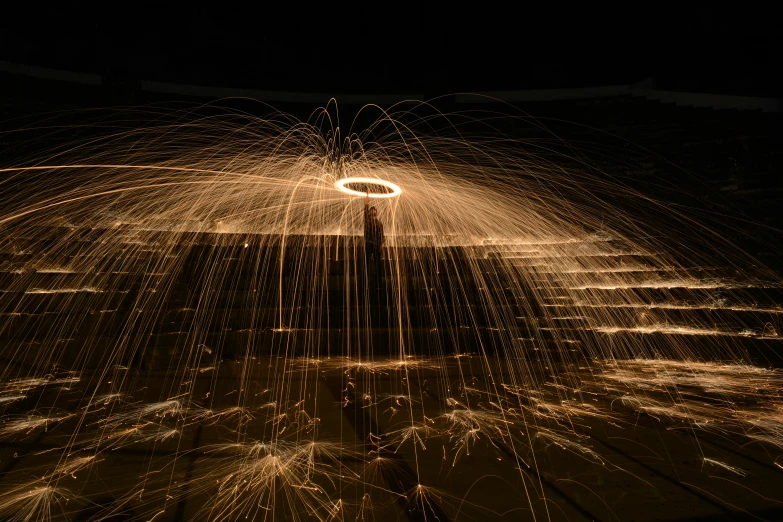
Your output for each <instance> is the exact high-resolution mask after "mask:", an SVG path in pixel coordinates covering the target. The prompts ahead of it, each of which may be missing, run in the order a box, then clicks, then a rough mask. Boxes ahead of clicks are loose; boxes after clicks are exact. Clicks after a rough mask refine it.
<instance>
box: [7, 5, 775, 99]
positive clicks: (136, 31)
mask: <svg viewBox="0 0 783 522" xmlns="http://www.w3.org/2000/svg"><path fill="white" fill-rule="evenodd" d="M30 4H31V5H30V6H29V7H17V8H14V9H12V10H11V11H6V12H5V15H6V16H2V17H0V60H7V61H12V62H18V63H25V64H32V65H42V66H49V67H56V68H62V69H70V70H77V71H85V72H96V73H100V74H103V75H105V76H107V77H109V78H111V79H113V80H115V81H128V80H129V81H133V80H139V79H152V80H162V81H172V82H180V83H193V84H203V85H217V86H227V87H245V88H256V89H273V90H291V91H303V92H343V93H352V92H355V93H376V92H377V93H380V92H399V93H424V94H427V95H435V94H442V93H452V92H458V91H480V90H493V89H526V88H554V87H583V86H591V85H606V84H615V83H624V84H628V83H634V82H638V81H640V80H643V79H645V78H647V77H650V76H654V77H655V78H656V84H657V87H658V88H661V89H671V90H684V91H702V92H714V93H721V94H740V95H751V96H752V95H755V96H773V97H774V96H781V92H782V91H783V88H782V87H783V84H782V83H781V82H780V80H778V79H777V78H776V76H777V74H776V69H777V67H776V66H775V65H774V64H776V63H778V62H779V61H780V60H781V36H780V31H777V30H776V26H777V18H776V17H775V16H773V15H772V13H764V12H742V11H740V10H737V9H735V11H728V10H726V11H716V10H713V9H709V8H707V9H696V8H678V9H671V10H669V9H667V6H661V7H655V6H654V5H653V4H649V5H648V4H634V5H636V6H638V7H634V8H633V9H631V8H629V7H627V6H624V7H621V8H617V9H609V8H603V7H595V6H593V5H590V6H589V7H582V8H579V9H576V10H574V9H573V8H571V7H565V5H558V6H557V7H556V8H535V9H529V8H524V9H516V10H506V9H505V8H499V7H498V8H492V7H491V5H490V4H489V3H482V2H477V3H474V4H473V5H471V6H470V7H468V8H462V9H458V8H457V7H451V8H448V9H430V8H423V7H421V6H420V5H419V4H407V5H405V4H403V3H398V2H394V3H384V4H379V3H367V4H366V5H365V6H363V7H361V8H348V7H339V6H335V5H334V4H333V3H323V4H321V5H320V6H319V7H315V8H313V7H310V6H306V5H305V4H302V3H298V2H288V3H282V5H281V6H279V7H276V8H274V9H269V8H268V7H267V6H265V5H264V4H266V3H265V2H258V3H257V4H258V7H254V8H251V7H241V8H239V7H228V6H224V4H225V3H221V2H214V3H210V4H205V5H206V6H208V7H204V6H201V7H194V4H185V5H183V6H179V7H177V6H176V5H173V4H171V3H166V6H165V7H151V8H149V9H142V8H140V7H138V5H137V4H126V3H113V2H112V3H109V4H104V5H112V6H114V7H111V8H107V7H103V8H100V9H95V8H94V6H95V5H96V4H94V3H89V4H88V3H86V2H72V3H71V5H69V6H66V5H64V4H65V3H61V4H58V5H57V6H54V7H42V6H40V5H38V4H34V3H32V2H30ZM454 5H456V4H454ZM117 6H122V7H119V8H118V7H117ZM287 6H289V7H287ZM642 6H643V7H642Z"/></svg>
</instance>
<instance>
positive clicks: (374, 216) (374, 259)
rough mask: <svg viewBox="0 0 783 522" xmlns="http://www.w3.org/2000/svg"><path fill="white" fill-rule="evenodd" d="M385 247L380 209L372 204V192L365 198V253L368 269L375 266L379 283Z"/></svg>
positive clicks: (375, 276)
mask: <svg viewBox="0 0 783 522" xmlns="http://www.w3.org/2000/svg"><path fill="white" fill-rule="evenodd" d="M382 248H383V224H382V223H381V221H380V220H379V219H378V209H377V208H375V207H371V206H370V193H369V192H368V193H367V197H366V198H365V200H364V255H365V259H366V261H367V265H366V266H367V271H368V272H369V271H370V267H373V271H374V276H373V277H374V279H375V282H376V286H377V283H378V282H379V281H380V278H381V275H382V273H381V270H382V266H383V265H382V264H381V251H382Z"/></svg>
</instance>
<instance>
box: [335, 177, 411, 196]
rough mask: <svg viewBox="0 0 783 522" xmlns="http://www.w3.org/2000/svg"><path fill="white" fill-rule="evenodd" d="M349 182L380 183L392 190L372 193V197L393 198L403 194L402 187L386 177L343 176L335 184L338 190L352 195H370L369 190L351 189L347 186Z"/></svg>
mask: <svg viewBox="0 0 783 522" xmlns="http://www.w3.org/2000/svg"><path fill="white" fill-rule="evenodd" d="M349 183H364V184H366V185H379V186H381V187H385V188H387V189H389V190H391V192H384V193H370V194H369V196H370V197H371V198H376V199H381V198H393V197H396V196H399V195H400V194H402V189H401V188H400V187H399V186H397V185H395V184H394V183H392V182H391V181H386V180H385V179H378V178H343V179H341V180H339V181H338V182H337V183H335V184H334V186H335V187H336V188H337V190H341V191H343V192H345V193H346V194H351V195H352V196H362V197H364V196H366V195H368V194H367V192H361V191H358V190H353V189H349V188H348V187H346V185H348V184H349Z"/></svg>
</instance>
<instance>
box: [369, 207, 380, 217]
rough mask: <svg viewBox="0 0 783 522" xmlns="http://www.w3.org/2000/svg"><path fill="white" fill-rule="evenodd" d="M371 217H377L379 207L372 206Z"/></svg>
mask: <svg viewBox="0 0 783 522" xmlns="http://www.w3.org/2000/svg"><path fill="white" fill-rule="evenodd" d="M369 212H370V217H376V216H377V215H378V209H377V208H375V207H370V210H369Z"/></svg>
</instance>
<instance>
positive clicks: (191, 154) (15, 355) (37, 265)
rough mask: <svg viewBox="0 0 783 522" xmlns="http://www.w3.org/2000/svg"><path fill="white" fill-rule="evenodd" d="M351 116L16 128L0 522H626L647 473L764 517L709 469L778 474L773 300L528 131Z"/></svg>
mask: <svg viewBox="0 0 783 522" xmlns="http://www.w3.org/2000/svg"><path fill="white" fill-rule="evenodd" d="M363 112H364V113H372V114H375V115H377V118H376V119H375V120H374V122H373V123H372V124H371V125H369V126H367V127H366V128H364V129H360V130H358V131H357V129H355V128H351V129H350V131H349V132H344V131H342V129H341V128H339V125H338V123H337V119H336V108H335V107H334V106H331V105H330V106H329V107H327V108H326V109H322V110H319V111H317V112H315V113H314V114H313V115H312V116H311V118H310V119H309V120H307V121H299V120H296V119H295V118H293V117H290V116H287V115H285V114H281V113H274V114H272V115H270V116H267V117H264V118H260V117H256V116H252V115H249V114H247V113H244V112H240V111H238V110H232V109H228V108H221V107H218V106H210V107H196V108H188V109H186V110H172V109H165V110H164V109H156V108H150V107H147V108H141V109H140V108H135V109H128V110H117V111H114V112H112V113H111V115H109V116H106V115H105V114H104V113H100V114H98V115H93V114H91V113H86V114H84V115H82V116H83V121H82V123H80V124H78V125H74V124H68V125H64V124H62V123H61V118H62V115H56V116H53V117H51V118H48V119H46V120H41V121H39V122H37V125H36V126H37V128H38V129H39V130H40V129H42V128H43V129H46V130H47V133H48V134H47V136H48V137H47V140H48V141H46V147H45V148H39V149H36V151H35V153H34V154H32V155H30V156H29V157H25V158H21V159H17V160H15V162H14V163H12V164H5V165H1V166H0V167H2V168H0V175H1V176H2V178H0V198H2V202H3V204H2V207H0V208H2V210H1V211H0V225H1V226H2V228H1V229H0V230H2V266H1V267H0V270H2V272H1V273H0V281H1V282H0V355H1V356H2V362H3V366H2V370H0V408H2V424H0V442H2V444H3V450H2V452H3V453H2V455H0V471H1V472H2V475H0V516H1V517H2V518H3V519H9V520H49V519H52V520H60V519H78V520H109V519H112V520H113V519H115V518H113V517H125V518H127V519H132V520H153V519H154V520H192V519H203V520H238V519H247V520H320V521H328V520H379V521H380V520H406V519H411V520H440V521H443V520H490V519H498V520H520V519H530V520H564V519H574V518H579V517H582V518H590V517H593V518H601V519H619V520H622V519H624V515H623V514H622V511H621V510H622V509H623V506H626V507H627V506H631V505H632V504H633V503H634V502H636V500H634V497H633V493H632V492H631V493H629V494H628V495H627V494H626V492H623V494H622V496H621V495H620V494H619V493H618V492H617V491H616V486H611V484H618V483H627V484H632V485H633V486H632V489H633V488H635V489H636V490H637V491H639V490H647V489H653V490H656V489H657V488H658V487H659V486H658V483H657V482H655V480H654V478H655V477H653V478H649V477H647V476H646V475H642V474H641V472H639V471H638V470H639V469H641V470H642V471H644V470H645V469H647V470H648V471H649V468H650V466H654V464H653V465H650V464H647V463H646V462H644V459H640V458H638V457H635V456H634V455H638V452H639V451H642V450H641V449H640V448H641V447H644V448H646V449H645V450H644V451H647V450H649V451H650V452H652V453H655V454H656V455H657V456H658V458H659V460H661V461H663V462H673V461H674V459H676V457H673V456H672V455H674V454H677V453H679V454H686V455H689V459H690V463H691V465H690V467H688V466H685V467H683V468H682V469H680V470H679V473H680V474H681V476H683V477H687V480H688V484H691V486H688V487H690V488H691V489H690V490H688V491H691V492H693V491H696V492H697V493H698V492H701V491H706V493H703V494H702V493H698V494H702V495H707V498H710V499H711V498H713V497H712V496H717V495H719V494H721V495H722V493H720V492H721V490H720V487H721V486H715V485H714V483H713V482H710V480H709V479H712V478H714V477H719V478H721V480H722V481H723V483H725V482H728V483H729V484H732V485H736V484H739V485H740V486H742V487H745V488H746V489H751V488H752V489H753V490H754V493H753V494H754V495H756V496H757V497H759V498H764V499H766V500H767V501H770V502H772V503H773V504H774V503H780V502H783V497H781V496H780V494H779V492H778V493H775V492H774V487H773V489H772V493H767V492H765V490H763V487H764V485H763V484H762V485H758V484H756V483H754V484H753V485H752V486H745V485H744V484H745V483H744V482H742V481H744V480H750V478H751V475H752V473H751V472H749V471H748V470H747V469H745V467H743V466H742V465H739V464H737V463H735V462H733V461H731V462H730V458H729V457H730V456H731V455H732V452H733V451H734V449H736V448H738V447H740V446H742V447H746V446H752V447H755V448H762V450H763V452H764V454H765V455H766V456H765V457H764V458H763V459H762V460H763V462H760V464H759V465H761V466H766V467H767V468H770V469H772V470H773V471H772V472H774V470H775V469H783V459H782V458H781V457H779V455H780V454H781V449H783V398H782V397H781V390H782V389H783V374H781V372H780V371H779V370H776V369H774V368H770V367H769V366H768V365H766V364H763V363H761V362H759V361H761V360H762V358H763V357H769V358H770V360H772V359H773V354H774V352H775V351H776V350H779V347H778V346H779V342H780V341H779V337H778V329H779V323H780V318H781V314H783V306H781V303H782V301H783V296H781V294H780V292H779V288H780V285H779V282H780V281H779V278H778V277H777V275H776V274H775V273H773V272H772V271H770V270H767V269H765V268H763V267H761V266H760V264H759V263H758V262H756V261H755V260H754V259H753V258H752V257H751V256H749V255H746V254H744V253H742V252H741V251H740V250H738V249H737V248H736V247H735V246H734V245H732V244H730V242H729V241H727V240H725V239H723V238H722V237H721V234H720V233H719V232H718V231H717V230H715V229H714V228H712V226H711V225H710V224H708V223H705V222H704V221H702V220H700V219H699V218H698V217H697V216H695V215H691V214H688V213H687V212H684V211H682V210H675V209H674V207H670V206H667V204H666V202H665V201H657V200H655V199H653V198H652V197H650V196H649V195H646V194H643V193H640V192H639V191H637V190H634V189H632V188H630V187H629V186H627V185H625V184H624V183H622V182H621V181H619V180H617V179H614V178H612V177H611V176H609V175H607V174H606V173H605V172H603V171H602V170H601V169H599V168H597V167H596V166H595V165H594V164H593V163H592V162H591V161H590V159H589V154H588V153H587V152H586V150H587V148H588V147H587V145H584V146H578V145H577V144H573V143H568V142H566V141H564V140H562V139H560V138H558V137H557V136H556V135H554V134H553V133H550V134H546V133H545V136H546V137H545V138H536V139H519V138H513V137H510V136H507V135H505V134H503V133H502V132H501V131H500V130H498V128H499V126H500V123H499V122H501V121H513V122H515V124H516V125H526V126H529V127H531V128H536V129H538V130H539V131H540V130H542V129H543V130H544V131H546V127H545V126H544V125H543V124H542V122H541V121H540V120H536V119H533V118H530V117H528V116H526V115H508V114H500V115H499V114H488V113H485V114H478V113H475V114H471V113H465V114H448V115H443V114H437V113H433V112H432V111H430V110H428V108H427V107H426V105H419V106H417V107H414V108H411V106H409V105H400V106H397V107H394V108H392V109H389V110H387V111H382V110H380V109H378V108H376V107H366V108H365V109H363ZM96 114H97V113H96ZM349 127H350V125H349ZM29 131H30V129H29V128H24V129H18V130H17V131H16V132H18V133H22V134H23V133H24V132H29ZM52 135H54V137H55V139H51V136H52ZM74 136H78V138H77V137H74ZM53 143H54V144H53ZM34 145H35V144H33V146H34ZM601 152H602V153H603V154H604V155H606V154H616V155H615V156H614V159H615V160H617V161H620V160H622V157H621V154H622V153H617V152H616V150H614V149H611V148H603V149H601ZM367 187H371V188H372V190H371V192H372V194H371V197H373V205H375V206H376V208H377V209H378V214H379V218H380V220H381V221H382V222H383V224H384V227H385V230H386V238H387V240H386V245H385V248H384V250H385V252H384V257H385V259H384V262H383V266H384V274H383V277H382V278H380V279H381V284H380V290H377V289H375V288H373V287H372V286H371V285H369V284H368V275H367V271H366V270H365V267H364V257H363V244H362V239H361V238H362V232H363V230H362V226H363V216H362V210H363V205H364V198H363V197H362V196H363V195H364V192H363V191H364V190H368V188H367ZM644 430H647V431H646V432H645V433H648V434H651V433H656V434H660V433H663V434H664V436H663V439H661V440H663V441H664V442H663V443H662V446H660V447H661V448H664V449H665V450H666V452H670V453H668V455H669V456H667V455H666V454H663V453H656V452H655V451H653V450H652V449H650V448H651V447H652V446H647V445H645V444H646V443H644V440H646V439H638V440H637V441H636V442H634V443H633V444H632V446H633V449H632V450H631V449H627V448H625V449H623V447H621V446H622V445H623V444H624V442H623V441H626V442H627V441H630V440H631V439H632V438H633V437H637V436H639V437H641V436H642V435H638V434H639V433H640V432H641V431H644ZM647 436H649V437H650V438H655V437H659V435H656V436H655V437H652V436H650V435H647ZM656 440H658V439H656ZM716 440H717V441H718V442H715V441H716ZM618 441H619V442H618ZM718 443H720V444H722V445H723V446H722V447H723V448H724V449H723V450H720V449H718V450H716V449H715V448H716V447H720V446H716V444H718ZM710 444H712V445H710ZM634 452H636V453H634ZM645 466H646V467H645ZM654 470H655V468H654ZM655 473H658V472H657V471H656V472H655ZM655 473H653V475H655ZM658 474H660V473H658ZM684 482H685V479H683V483H684ZM607 484H609V485H607ZM768 486H769V485H768ZM613 487H614V488H615V489H613ZM711 488H712V489H711ZM659 494H660V495H661V496H662V498H664V499H665V498H666V494H667V493H666V492H665V491H660V493H659ZM710 495H712V496H710ZM623 499H624V500H623ZM623 502H625V504H623ZM712 502H713V503H714V504H715V506H717V507H716V508H715V509H724V510H728V512H734V511H733V510H736V509H739V510H742V509H745V508H744V507H743V506H742V505H741V503H734V501H733V500H732V501H731V502H730V501H729V500H725V502H723V503H722V502H721V501H717V500H716V501H712ZM727 506H728V507H727ZM660 514H661V513H660V512H656V513H655V515H656V516H658V515H660ZM117 519H119V518H117Z"/></svg>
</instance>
